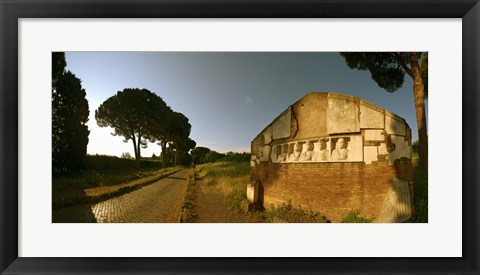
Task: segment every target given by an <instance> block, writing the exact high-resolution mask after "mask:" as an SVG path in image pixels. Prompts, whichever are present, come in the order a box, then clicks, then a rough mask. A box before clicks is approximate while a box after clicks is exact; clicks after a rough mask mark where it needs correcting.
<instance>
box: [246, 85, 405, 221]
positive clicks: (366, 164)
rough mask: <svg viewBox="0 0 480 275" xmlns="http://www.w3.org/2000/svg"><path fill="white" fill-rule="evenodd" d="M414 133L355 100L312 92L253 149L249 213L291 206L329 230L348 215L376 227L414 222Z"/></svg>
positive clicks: (392, 117) (379, 110) (383, 112)
mask: <svg viewBox="0 0 480 275" xmlns="http://www.w3.org/2000/svg"><path fill="white" fill-rule="evenodd" d="M411 145H412V142H411V129H410V127H409V126H408V124H407V123H406V121H405V120H404V119H403V118H401V117H399V116H397V115H395V114H393V113H391V112H389V111H387V110H385V109H383V108H381V107H378V106H376V105H374V104H371V103H369V102H366V101H364V100H362V99H360V98H357V97H354V96H349V95H344V94H339V93H333V92H312V93H309V94H307V95H305V96H304V97H303V98H301V99H300V100H299V101H297V102H296V103H294V104H293V105H291V106H289V107H288V108H287V109H286V110H285V111H284V112H283V113H281V114H280V115H279V116H278V117H277V118H275V119H274V120H273V122H272V123H270V124H269V125H268V126H267V127H265V129H264V130H263V131H262V132H261V133H259V134H258V135H257V137H255V139H254V140H253V141H252V143H251V153H252V159H251V184H250V185H249V186H248V187H247V198H248V200H249V203H250V207H251V208H256V207H265V208H267V209H268V208H270V207H271V206H272V205H278V204H282V203H287V202H289V201H290V202H291V203H292V205H294V206H301V207H302V208H303V209H310V210H314V211H319V212H320V213H322V214H323V215H325V216H327V218H329V219H330V220H331V221H333V222H339V221H340V220H341V218H342V216H343V215H344V214H346V213H348V212H350V211H352V210H358V211H360V214H361V215H362V216H364V217H369V218H372V219H373V221H374V222H404V221H407V220H408V219H409V218H410V217H411V215H412V210H413V206H412V195H413V172H412V164H411Z"/></svg>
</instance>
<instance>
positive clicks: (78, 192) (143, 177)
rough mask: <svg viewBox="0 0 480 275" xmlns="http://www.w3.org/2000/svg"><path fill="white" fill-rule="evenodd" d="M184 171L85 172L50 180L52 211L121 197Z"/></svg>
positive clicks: (175, 168) (174, 169)
mask: <svg viewBox="0 0 480 275" xmlns="http://www.w3.org/2000/svg"><path fill="white" fill-rule="evenodd" d="M181 169H183V167H169V168H166V169H158V168H157V169H143V170H140V171H137V170H129V169H127V170H109V171H102V172H95V171H88V172H82V173H76V174H70V175H68V176H63V177H57V178H53V185H52V186H53V188H52V208H53V209H58V208H63V207H68V206H73V205H78V204H83V203H96V202H99V201H102V200H106V199H109V198H112V197H115V196H119V195H123V194H126V193H128V192H131V191H134V190H137V189H139V188H141V187H143V186H146V185H148V184H151V183H153V182H155V181H157V180H159V179H161V178H163V177H166V176H168V175H171V174H173V173H175V172H177V171H179V170H181ZM92 177H94V178H95V180H94V181H92Z"/></svg>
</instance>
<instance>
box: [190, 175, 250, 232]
mask: <svg viewBox="0 0 480 275" xmlns="http://www.w3.org/2000/svg"><path fill="white" fill-rule="evenodd" d="M194 186H195V187H194V188H195V189H194V195H193V207H192V215H191V216H192V217H191V222H194V223H254V222H258V221H256V220H255V219H253V218H251V217H250V216H247V215H244V214H241V213H235V211H233V210H231V209H230V208H229V207H228V205H227V204H226V203H225V202H224V199H223V197H222V196H221V195H220V194H219V193H218V192H217V191H215V189H214V188H213V187H212V186H208V185H206V184H205V183H204V182H203V181H202V180H201V179H197V180H196V182H195V185H194Z"/></svg>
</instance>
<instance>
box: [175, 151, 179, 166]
mask: <svg viewBox="0 0 480 275" xmlns="http://www.w3.org/2000/svg"><path fill="white" fill-rule="evenodd" d="M179 153H180V151H179V150H178V146H175V166H177V165H178V154H179Z"/></svg>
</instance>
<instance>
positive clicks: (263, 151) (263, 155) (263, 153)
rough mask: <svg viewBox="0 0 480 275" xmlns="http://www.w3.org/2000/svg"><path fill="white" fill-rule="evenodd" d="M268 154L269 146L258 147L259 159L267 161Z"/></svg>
mask: <svg viewBox="0 0 480 275" xmlns="http://www.w3.org/2000/svg"><path fill="white" fill-rule="evenodd" d="M269 155H270V146H268V145H267V146H262V147H258V152H257V156H258V157H257V158H258V160H259V161H268V159H269Z"/></svg>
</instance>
